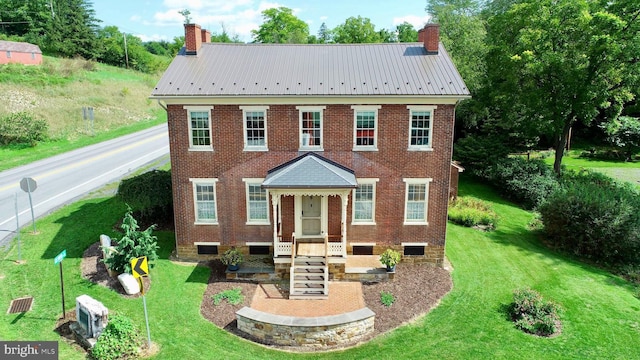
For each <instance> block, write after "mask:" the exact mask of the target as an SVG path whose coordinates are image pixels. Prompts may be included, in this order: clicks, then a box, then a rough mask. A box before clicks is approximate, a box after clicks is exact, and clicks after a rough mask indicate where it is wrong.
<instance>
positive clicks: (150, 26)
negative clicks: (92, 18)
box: [93, 0, 428, 42]
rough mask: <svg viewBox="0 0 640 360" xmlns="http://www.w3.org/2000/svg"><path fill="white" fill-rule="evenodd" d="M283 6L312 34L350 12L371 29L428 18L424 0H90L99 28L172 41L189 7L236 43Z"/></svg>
mask: <svg viewBox="0 0 640 360" xmlns="http://www.w3.org/2000/svg"><path fill="white" fill-rule="evenodd" d="M279 6H285V7H288V8H290V9H293V11H294V14H295V15H296V16H297V17H298V18H300V19H302V20H303V21H305V22H307V23H308V24H309V32H310V33H311V34H317V33H318V29H319V28H320V25H321V24H322V23H323V22H324V23H326V24H327V26H328V27H329V28H330V29H331V28H334V27H335V26H336V25H339V24H341V23H343V22H344V21H345V20H346V19H347V18H348V17H350V16H362V17H367V18H369V19H371V22H372V23H373V24H374V25H375V26H376V29H377V30H379V29H381V28H386V29H392V28H395V26H396V25H397V24H400V23H402V22H403V21H408V22H409V23H411V24H413V25H414V27H416V28H420V27H422V25H423V24H424V23H426V22H427V20H428V15H427V13H426V12H425V10H424V8H425V6H426V0H395V1H393V0H307V1H299V0H273V1H260V0H109V1H107V0H95V1H94V2H93V8H94V10H95V11H96V17H97V18H98V19H100V20H102V23H101V24H100V25H101V26H108V25H115V26H117V27H118V28H119V29H120V31H122V32H126V33H130V34H133V35H136V36H138V37H140V38H141V39H142V40H143V41H150V40H172V39H173V38H174V37H175V36H180V35H183V32H184V30H183V27H182V24H183V21H184V18H183V16H182V15H180V14H178V11H179V10H182V9H189V11H191V18H192V22H195V23H196V24H200V25H201V26H202V27H203V28H206V29H209V30H211V31H212V32H217V33H220V32H221V31H222V27H221V24H222V23H224V26H225V28H226V29H227V32H229V33H230V34H237V35H238V36H239V37H240V39H241V40H242V41H247V42H248V41H251V30H252V29H257V28H258V27H259V26H260V24H261V23H262V14H261V12H262V11H263V10H266V9H269V8H273V7H279Z"/></svg>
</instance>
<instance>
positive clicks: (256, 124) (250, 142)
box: [240, 106, 269, 151]
mask: <svg viewBox="0 0 640 360" xmlns="http://www.w3.org/2000/svg"><path fill="white" fill-rule="evenodd" d="M240 109H242V119H243V120H242V127H243V131H244V151H267V150H268V148H267V110H268V109H269V107H268V106H241V107H240Z"/></svg>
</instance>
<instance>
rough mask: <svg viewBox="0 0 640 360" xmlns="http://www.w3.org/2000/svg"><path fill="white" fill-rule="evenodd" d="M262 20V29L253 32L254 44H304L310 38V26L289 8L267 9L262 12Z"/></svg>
mask: <svg viewBox="0 0 640 360" xmlns="http://www.w3.org/2000/svg"><path fill="white" fill-rule="evenodd" d="M262 18H263V20H264V22H263V23H262V25H260V28H258V30H251V34H252V36H253V41H254V42H257V43H289V44H303V43H306V42H307V39H308V38H309V25H307V23H305V22H304V21H302V20H300V19H299V18H298V17H296V16H295V15H293V11H292V10H291V9H289V8H286V7H279V8H277V9H275V8H273V9H267V10H265V11H263V12H262Z"/></svg>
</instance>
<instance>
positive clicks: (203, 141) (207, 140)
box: [184, 106, 213, 151]
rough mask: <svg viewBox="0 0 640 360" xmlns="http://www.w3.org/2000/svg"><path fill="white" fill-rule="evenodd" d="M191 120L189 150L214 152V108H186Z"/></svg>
mask: <svg viewBox="0 0 640 360" xmlns="http://www.w3.org/2000/svg"><path fill="white" fill-rule="evenodd" d="M184 109H186V110H187V117H188V120H189V150H204V151H207V150H209V151H210V150H213V146H212V145H211V110H213V106H185V107H184Z"/></svg>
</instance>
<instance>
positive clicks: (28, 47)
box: [0, 40, 42, 54]
mask: <svg viewBox="0 0 640 360" xmlns="http://www.w3.org/2000/svg"><path fill="white" fill-rule="evenodd" d="M0 51H15V52H23V53H36V54H42V51H40V47H39V46H38V45H34V44H29V43H25V42H16V41H4V40H0Z"/></svg>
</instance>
